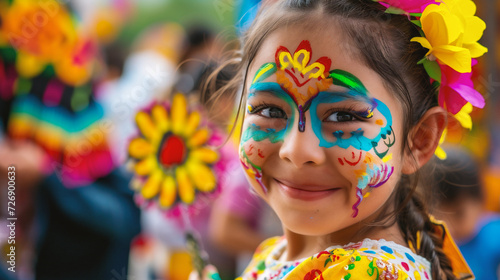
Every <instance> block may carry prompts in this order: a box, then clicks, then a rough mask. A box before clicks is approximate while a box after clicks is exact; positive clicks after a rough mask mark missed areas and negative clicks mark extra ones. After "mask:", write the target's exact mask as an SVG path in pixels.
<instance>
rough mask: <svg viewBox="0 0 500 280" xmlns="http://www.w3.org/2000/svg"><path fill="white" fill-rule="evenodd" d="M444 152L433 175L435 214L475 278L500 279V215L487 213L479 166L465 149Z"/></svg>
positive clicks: (484, 279) (450, 148)
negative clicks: (444, 223)
mask: <svg viewBox="0 0 500 280" xmlns="http://www.w3.org/2000/svg"><path fill="white" fill-rule="evenodd" d="M445 150H446V153H447V158H446V159H445V160H443V161H439V162H437V168H436V172H435V174H434V178H435V180H436V185H435V195H436V199H437V205H436V206H437V207H436V209H435V211H434V215H435V216H436V218H438V219H440V220H443V221H445V222H446V224H447V226H448V228H449V230H450V233H451V235H452V236H453V238H454V239H455V240H456V241H457V244H458V246H459V248H460V251H461V252H462V254H463V256H464V257H465V259H466V261H467V263H468V264H469V266H470V267H471V269H472V271H473V272H474V275H475V276H476V279H478V280H486V279H488V280H489V279H491V280H493V279H500V277H499V274H498V273H499V269H500V239H499V238H498V234H499V233H500V215H499V214H498V213H492V212H486V211H485V210H484V190H483V180H482V177H481V176H482V175H481V174H482V173H481V170H480V166H479V164H478V163H477V162H476V161H475V159H474V158H473V157H472V156H471V155H470V154H469V153H468V152H466V151H465V150H464V149H463V148H460V147H448V148H446V149H445Z"/></svg>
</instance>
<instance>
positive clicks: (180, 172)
mask: <svg viewBox="0 0 500 280" xmlns="http://www.w3.org/2000/svg"><path fill="white" fill-rule="evenodd" d="M175 177H176V179H177V185H178V187H179V197H180V198H181V200H182V201H183V202H184V203H186V204H191V203H193V201H194V196H195V192H194V187H193V183H192V182H191V180H190V179H189V176H188V173H187V171H186V169H185V168H184V167H182V166H179V167H177V169H176V170H175Z"/></svg>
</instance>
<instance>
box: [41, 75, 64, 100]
mask: <svg viewBox="0 0 500 280" xmlns="http://www.w3.org/2000/svg"><path fill="white" fill-rule="evenodd" d="M63 91H64V84H63V83H61V82H60V81H59V80H56V79H52V80H51V81H50V82H49V84H48V85H47V88H46V89H45V94H44V95H43V103H44V104H45V105H46V106H49V107H52V106H57V105H59V102H61V98H62V94H63Z"/></svg>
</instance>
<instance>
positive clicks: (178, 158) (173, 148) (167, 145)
mask: <svg viewBox="0 0 500 280" xmlns="http://www.w3.org/2000/svg"><path fill="white" fill-rule="evenodd" d="M185 157H186V144H185V143H184V140H183V139H182V138H180V137H179V136H177V135H170V136H168V135H167V137H165V140H163V144H162V146H161V149H160V163H161V164H163V165H164V166H165V167H167V168H169V167H172V166H174V165H178V164H181V163H182V162H183V161H184V159H185Z"/></svg>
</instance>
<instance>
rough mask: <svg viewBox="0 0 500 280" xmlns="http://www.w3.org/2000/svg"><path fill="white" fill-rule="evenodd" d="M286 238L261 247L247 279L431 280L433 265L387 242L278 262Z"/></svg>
mask: <svg viewBox="0 0 500 280" xmlns="http://www.w3.org/2000/svg"><path fill="white" fill-rule="evenodd" d="M285 246H286V240H285V239H284V238H273V239H268V240H266V241H265V242H264V243H262V244H261V246H259V249H258V250H257V252H256V254H255V255H254V259H253V260H252V263H251V265H250V266H249V267H248V268H247V270H246V271H245V273H244V275H243V279H265V278H267V279H300V280H313V279H315V280H316V279H317V280H323V279H344V280H348V279H423V280H424V279H430V277H431V276H430V275H431V273H430V272H431V270H430V263H429V261H428V260H426V259H425V258H423V257H421V256H419V255H416V254H415V253H413V252H412V251H411V250H410V249H409V248H407V247H405V246H402V245H399V244H396V243H394V242H392V241H386V240H372V239H364V240H363V241H361V242H358V243H350V244H347V245H345V246H332V247H329V248H327V249H326V250H324V251H322V252H319V253H317V254H315V255H314V256H311V257H309V258H305V259H302V260H297V261H292V262H280V261H278V258H277V257H278V255H279V253H280V252H282V250H283V249H284V247H285Z"/></svg>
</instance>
